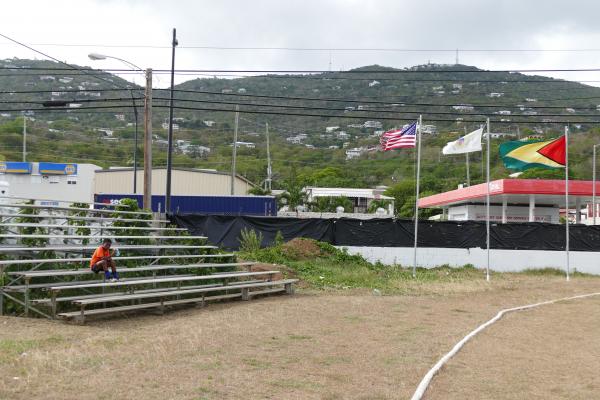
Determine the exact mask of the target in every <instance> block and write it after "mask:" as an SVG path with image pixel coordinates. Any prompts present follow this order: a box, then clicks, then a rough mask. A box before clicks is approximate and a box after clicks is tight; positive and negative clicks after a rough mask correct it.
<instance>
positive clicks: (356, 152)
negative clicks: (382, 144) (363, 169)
mask: <svg viewBox="0 0 600 400" xmlns="http://www.w3.org/2000/svg"><path fill="white" fill-rule="evenodd" d="M364 151H365V149H363V148H362V147H355V148H353V149H349V150H346V160H352V159H353V158H358V157H360V156H361V155H362V154H363V153H364Z"/></svg>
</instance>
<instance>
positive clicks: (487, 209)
mask: <svg viewBox="0 0 600 400" xmlns="http://www.w3.org/2000/svg"><path fill="white" fill-rule="evenodd" d="M485 217H486V218H485V231H486V241H485V243H486V247H487V266H486V268H485V280H486V281H488V282H489V281H490V119H489V118H488V119H487V190H486V191H485Z"/></svg>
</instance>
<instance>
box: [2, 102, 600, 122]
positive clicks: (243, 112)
mask: <svg viewBox="0 0 600 400" xmlns="http://www.w3.org/2000/svg"><path fill="white" fill-rule="evenodd" d="M155 107H158V108H168V106H155ZM174 108H176V109H178V110H187V111H211V112H227V113H232V112H235V110H234V109H222V108H221V109H219V108H200V107H182V106H175V107H174ZM0 111H1V110H0ZM239 112H240V113H242V114H264V115H279V116H298V117H313V118H339V119H361V120H365V119H367V118H366V117H359V116H348V115H331V114H306V113H291V112H275V111H253V110H240V111H239ZM422 114H423V115H428V113H426V112H425V113H422ZM456 115H460V114H456ZM377 119H380V120H388V121H397V122H400V121H414V120H415V118H414V117H404V116H398V117H396V118H394V117H377ZM427 120H428V121H432V122H454V123H455V122H457V120H456V119H444V118H427ZM481 121H482V120H461V121H460V122H462V123H480V122H481ZM490 122H494V123H496V124H529V125H531V124H533V123H537V124H540V123H542V124H592V123H600V120H590V121H585V120H560V121H552V122H548V121H546V122H545V121H533V122H532V121H501V120H490Z"/></svg>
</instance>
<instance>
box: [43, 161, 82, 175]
mask: <svg viewBox="0 0 600 400" xmlns="http://www.w3.org/2000/svg"><path fill="white" fill-rule="evenodd" d="M39 170H40V174H43V175H77V164H63V163H49V162H41V163H40V164H39Z"/></svg>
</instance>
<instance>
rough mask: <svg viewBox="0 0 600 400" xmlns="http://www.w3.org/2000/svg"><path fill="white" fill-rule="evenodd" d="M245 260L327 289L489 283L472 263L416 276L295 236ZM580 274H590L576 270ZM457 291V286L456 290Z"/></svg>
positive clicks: (424, 289) (428, 289)
mask: <svg viewBox="0 0 600 400" xmlns="http://www.w3.org/2000/svg"><path fill="white" fill-rule="evenodd" d="M240 257H241V258H244V259H253V260H257V261H260V262H265V263H273V264H281V265H286V266H287V267H289V270H288V271H287V274H288V275H295V276H297V277H298V278H300V279H301V281H302V282H304V283H305V284H307V285H308V286H309V287H311V288H315V289H327V290H346V289H377V290H379V291H380V292H382V293H383V294H403V293H406V294H415V293H438V292H439V291H440V289H441V290H442V291H444V292H445V291H446V290H444V289H443V287H444V286H451V285H456V284H460V283H465V284H468V285H470V284H471V283H474V282H475V283H476V282H481V283H482V284H483V283H485V278H484V273H483V271H481V270H478V269H476V268H474V267H473V266H472V265H470V264H468V265H464V266H462V267H460V268H452V267H450V266H448V265H441V266H439V267H437V268H418V269H417V274H416V277H415V278H413V277H412V269H411V268H410V267H403V266H401V265H383V264H380V263H376V264H371V263H369V262H367V261H366V260H365V259H364V258H363V257H361V256H360V255H350V254H348V253H347V252H346V251H345V250H339V249H337V248H335V247H334V246H332V245H330V244H328V243H323V242H317V241H315V240H312V239H294V240H292V241H290V242H288V243H286V244H278V245H275V246H273V247H268V248H264V249H260V250H251V251H245V252H241V253H240ZM514 275H528V276H557V275H564V273H563V271H559V270H556V269H551V268H548V269H542V270H527V271H524V272H521V273H517V274H515V273H494V276H493V279H494V280H504V279H505V278H507V277H509V276H514ZM576 275H577V276H580V277H590V278H593V276H591V275H585V274H581V273H576ZM452 290H454V289H452Z"/></svg>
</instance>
